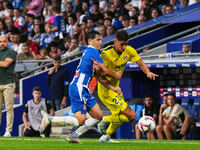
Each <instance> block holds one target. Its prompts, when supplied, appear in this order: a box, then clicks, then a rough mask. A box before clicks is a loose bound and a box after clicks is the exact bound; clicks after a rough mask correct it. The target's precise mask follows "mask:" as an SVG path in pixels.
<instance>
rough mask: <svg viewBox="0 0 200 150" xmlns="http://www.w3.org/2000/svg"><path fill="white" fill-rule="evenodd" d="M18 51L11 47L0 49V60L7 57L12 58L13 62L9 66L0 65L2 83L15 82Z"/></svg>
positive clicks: (0, 82)
mask: <svg viewBox="0 0 200 150" xmlns="http://www.w3.org/2000/svg"><path fill="white" fill-rule="evenodd" d="M16 57H17V53H16V52H15V51H14V50H12V49H10V48H6V49H4V50H0V61H4V60H5V59H6V58H11V59H12V60H13V62H12V63H11V64H10V66H9V67H7V68H6V67H0V84H1V85H4V84H9V83H14V82H15V72H14V70H15V64H16Z"/></svg>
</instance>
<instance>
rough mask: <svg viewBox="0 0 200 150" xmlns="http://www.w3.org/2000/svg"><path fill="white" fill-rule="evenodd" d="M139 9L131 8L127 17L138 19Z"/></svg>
mask: <svg viewBox="0 0 200 150" xmlns="http://www.w3.org/2000/svg"><path fill="white" fill-rule="evenodd" d="M139 13H140V11H139V9H138V8H137V7H133V8H132V9H131V10H130V11H129V15H130V16H131V17H138V16H139Z"/></svg>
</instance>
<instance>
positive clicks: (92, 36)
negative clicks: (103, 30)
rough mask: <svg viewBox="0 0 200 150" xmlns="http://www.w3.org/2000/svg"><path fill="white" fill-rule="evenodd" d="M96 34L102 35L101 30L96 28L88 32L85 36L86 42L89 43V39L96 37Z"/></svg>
mask: <svg viewBox="0 0 200 150" xmlns="http://www.w3.org/2000/svg"><path fill="white" fill-rule="evenodd" d="M96 35H101V34H100V33H99V32H97V31H94V30H92V31H90V32H88V33H87V34H86V36H85V41H86V43H87V44H88V40H89V39H94V38H95V37H96Z"/></svg>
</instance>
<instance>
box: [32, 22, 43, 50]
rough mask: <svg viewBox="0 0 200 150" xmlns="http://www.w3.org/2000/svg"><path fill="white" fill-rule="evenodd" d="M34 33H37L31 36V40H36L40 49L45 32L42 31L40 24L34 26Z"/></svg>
mask: <svg viewBox="0 0 200 150" xmlns="http://www.w3.org/2000/svg"><path fill="white" fill-rule="evenodd" d="M34 33H35V35H34V36H33V37H29V40H32V41H33V42H35V43H36V44H37V45H38V48H39V49H40V48H41V47H42V45H43V40H44V37H45V34H44V33H42V32H41V30H40V26H39V25H35V26H34Z"/></svg>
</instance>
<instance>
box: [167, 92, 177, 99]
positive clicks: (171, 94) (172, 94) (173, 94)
mask: <svg viewBox="0 0 200 150" xmlns="http://www.w3.org/2000/svg"><path fill="white" fill-rule="evenodd" d="M168 96H173V97H174V99H175V100H176V95H175V93H168Z"/></svg>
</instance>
